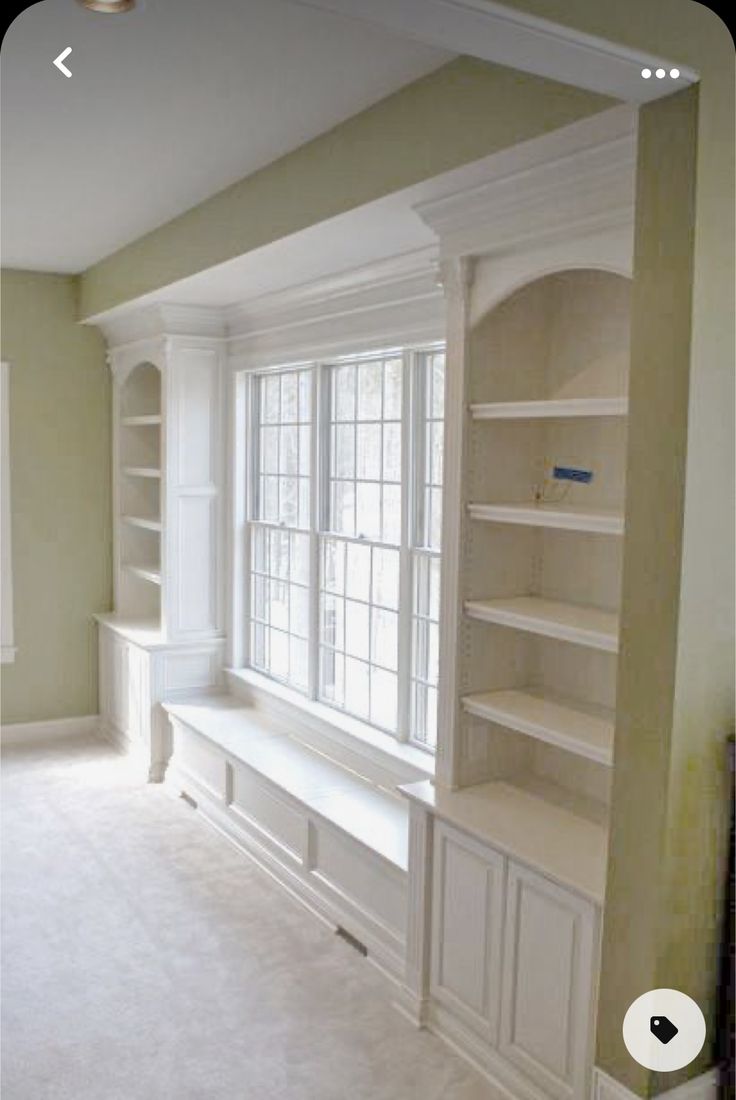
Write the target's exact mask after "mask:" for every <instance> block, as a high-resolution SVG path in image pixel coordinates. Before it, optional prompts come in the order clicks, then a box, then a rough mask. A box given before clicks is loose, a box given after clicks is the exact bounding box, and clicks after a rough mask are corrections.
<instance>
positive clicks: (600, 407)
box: [470, 397, 629, 420]
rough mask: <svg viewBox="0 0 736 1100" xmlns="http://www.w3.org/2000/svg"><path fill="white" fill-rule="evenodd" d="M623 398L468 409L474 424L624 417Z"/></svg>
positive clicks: (480, 405) (486, 404)
mask: <svg viewBox="0 0 736 1100" xmlns="http://www.w3.org/2000/svg"><path fill="white" fill-rule="evenodd" d="M628 411H629V402H628V399H627V398H626V397H570V398H567V399H564V398H557V399H553V400H549V401H495V402H494V401H486V402H477V403H476V404H474V405H471V406H470V414H471V416H472V417H473V419H474V420H557V419H565V420H567V419H573V418H577V417H580V416H586V417H589V416H596V417H600V416H626V415H627V414H628Z"/></svg>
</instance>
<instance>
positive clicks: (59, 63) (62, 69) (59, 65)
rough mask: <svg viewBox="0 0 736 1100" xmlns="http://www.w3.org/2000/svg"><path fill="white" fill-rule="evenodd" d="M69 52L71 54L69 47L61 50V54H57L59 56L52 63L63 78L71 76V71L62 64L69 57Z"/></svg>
mask: <svg viewBox="0 0 736 1100" xmlns="http://www.w3.org/2000/svg"><path fill="white" fill-rule="evenodd" d="M71 52H72V48H71V46H67V48H66V49H65V50H62V51H61V53H60V54H59V56H58V57H57V58H56V59H55V61H54V65H56V68H57V69H58V70H59V72H60V73H63V74H64V76H71V75H72V74H71V70H70V69H67V67H66V65H65V64H64V62H65V61H66V59H67V57H68V56H69V54H70V53H71Z"/></svg>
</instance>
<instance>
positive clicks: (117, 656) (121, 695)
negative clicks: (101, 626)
mask: <svg viewBox="0 0 736 1100" xmlns="http://www.w3.org/2000/svg"><path fill="white" fill-rule="evenodd" d="M109 656H110V666H109V667H110V672H111V675H110V678H109V687H110V698H109V714H110V718H111V720H112V723H113V725H114V726H115V728H116V729H117V730H119V731H120V732H121V733H127V730H128V643H127V642H126V641H124V639H122V638H119V637H118V636H117V634H111V635H110V652H109Z"/></svg>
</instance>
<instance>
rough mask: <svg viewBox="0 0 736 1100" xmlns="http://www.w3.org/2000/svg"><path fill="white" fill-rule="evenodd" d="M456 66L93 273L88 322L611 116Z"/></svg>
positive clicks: (547, 87)
mask: <svg viewBox="0 0 736 1100" xmlns="http://www.w3.org/2000/svg"><path fill="white" fill-rule="evenodd" d="M611 103H612V101H611V100H609V99H606V98H604V97H603V96H599V95H594V94H592V93H590V92H584V91H581V90H580V89H577V88H572V87H568V86H565V85H562V84H557V83H555V82H554V81H549V80H543V79H541V78H538V77H532V76H527V75H525V74H523V73H519V72H516V71H515V70H513V69H506V68H501V67H499V66H497V65H488V64H486V63H485V62H482V61H476V60H473V59H472V58H458V59H456V60H455V61H451V62H450V63H449V64H448V65H444V66H443V67H442V68H440V69H437V70H436V71H435V72H433V73H430V74H429V75H428V76H426V77H422V78H421V79H420V80H417V81H414V82H413V83H412V84H408V85H406V87H404V88H401V89H400V90H399V91H398V92H396V93H394V94H393V95H390V96H388V97H387V98H386V99H383V100H381V101H380V102H379V103H376V104H374V105H373V106H372V107H369V108H368V109H367V110H365V111H362V112H361V113H360V114H358V115H355V116H354V117H353V118H350V119H348V120H347V121H346V122H343V123H341V124H340V125H339V126H336V127H335V128H334V129H333V130H330V131H328V132H327V133H325V134H321V135H320V136H319V137H317V138H315V139H314V140H313V141H310V142H308V143H307V144H306V145H302V146H301V147H300V148H298V149H296V150H294V151H293V152H291V153H289V154H287V155H286V156H284V157H282V158H281V159H279V160H277V161H274V162H273V163H272V164H269V165H268V166H267V167H265V168H263V169H262V170H261V171H259V172H255V173H254V174H253V175H251V176H248V177H246V178H245V179H243V180H241V181H240V182H238V183H236V184H234V185H233V186H232V187H229V188H227V189H226V190H225V191H221V192H220V193H219V194H217V195H215V196H213V197H212V198H211V199H208V200H207V201H206V202H203V203H201V204H200V205H199V206H196V207H195V208H194V209H192V210H189V211H188V212H187V213H185V214H182V215H181V217H178V218H176V219H174V220H173V221H171V222H168V223H167V224H166V225H164V226H161V227H160V228H159V229H155V230H154V231H153V232H151V233H149V234H147V235H146V236H145V237H141V238H140V240H137V241H135V242H133V243H132V244H130V245H127V246H126V247H125V248H122V249H120V250H119V251H118V252H115V253H113V255H112V256H109V257H107V258H106V259H104V260H102V261H101V262H100V263H98V264H95V265H94V266H93V267H91V268H89V270H88V271H86V272H85V273H84V275H83V276H82V280H81V284H82V287H81V289H82V293H81V316H82V317H90V316H93V315H95V314H97V313H100V312H102V311H103V310H106V309H109V308H111V307H112V306H115V305H119V304H120V303H121V302H124V301H127V300H128V299H131V298H136V297H138V296H139V295H140V294H144V293H146V292H148V291H152V290H155V289H157V288H158V287H162V286H166V285H167V284H168V283H171V282H173V281H175V280H177V279H182V278H184V277H186V276H187V275H192V274H194V273H195V272H197V271H203V270H205V269H206V268H208V267H212V266H213V265H215V264H219V263H223V262H224V261H226V260H230V259H232V258H233V257H235V256H240V255H242V254H243V253H246V252H250V251H252V250H253V249H254V248H258V247H260V246H262V245H266V244H269V243H270V242H271V241H274V240H277V239H279V238H281V237H285V236H287V235H288V234H290V233H295V232H297V231H298V230H300V229H304V228H306V227H307V226H309V225H314V224H316V223H317V222H320V221H323V220H324V219H326V218H331V217H333V216H335V215H337V214H341V213H344V212H345V211H346V210H351V209H353V208H354V207H356V206H360V205H361V204H363V203H366V202H370V201H372V200H373V199H378V198H381V197H382V196H383V195H388V194H390V193H391V192H392V191H397V190H399V189H401V188H403V187H408V186H410V185H411V184H414V183H417V182H419V181H420V180H424V179H429V178H430V177H431V176H435V175H437V174H439V173H440V172H445V171H448V170H449V169H451V168H456V167H458V166H459V165H461V164H466V163H468V162H470V161H473V160H478V159H479V158H480V157H484V156H487V155H489V154H490V153H494V152H496V151H497V150H499V149H504V148H507V147H508V146H511V145H515V144H517V143H518V142H520V141H524V140H526V139H528V138H532V137H535V136H537V135H538V134H542V133H545V132H547V131H549V130H554V129H556V128H557V127H559V126H564V125H566V124H567V123H570V122H574V121H575V120H576V119H578V118H583V117H585V116H586V115H590V114H594V113H595V112H597V111H601V110H603V109H604V108H606V107H608V106H611Z"/></svg>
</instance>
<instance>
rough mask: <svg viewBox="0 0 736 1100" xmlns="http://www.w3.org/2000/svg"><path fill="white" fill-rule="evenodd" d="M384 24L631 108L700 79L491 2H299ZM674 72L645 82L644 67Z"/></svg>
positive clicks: (669, 63) (669, 62) (672, 61)
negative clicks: (592, 93)
mask: <svg viewBox="0 0 736 1100" xmlns="http://www.w3.org/2000/svg"><path fill="white" fill-rule="evenodd" d="M297 2H299V3H304V4H307V5H308V6H309V7H317V8H324V9H327V10H328V11H332V12H338V13H339V14H340V15H344V16H348V17H352V18H354V19H360V20H363V21H364V22H367V23H372V24H373V25H374V26H380V27H382V28H384V29H385V30H389V31H391V32H393V33H394V34H400V35H404V36H405V37H408V38H413V39H415V40H418V41H420V42H426V43H429V44H431V45H434V46H440V47H442V48H443V49H446V50H450V51H451V52H452V53H456V54H468V55H469V56H471V57H478V58H482V59H483V60H484V61H491V62H493V63H495V64H497V65H504V66H506V67H507V68H512V69H518V70H520V71H521V72H527V73H532V74H534V75H535V76H543V77H547V78H548V79H551V80H557V81H559V82H560V83H561V84H572V85H575V86H576V87H578V88H586V89H588V91H591V92H598V93H600V94H602V95H607V96H612V97H613V98H614V99H620V100H623V101H624V102H627V103H647V102H649V101H650V100H653V99H660V98H661V97H662V96H665V95H669V94H670V93H671V92H674V91H677V90H678V89H680V88H684V87H685V86H686V85H688V84H693V83H695V82H696V81H697V80H698V79H699V75H698V73H697V72H696V71H695V70H694V69H692V68H690V67H688V66H687V65H684V64H682V63H681V62H679V61H677V59H676V58H665V57H662V56H660V55H654V54H648V53H645V52H644V51H642V50H634V49H630V48H629V47H627V46H622V45H620V44H619V43H616V42H611V41H609V40H608V39H605V38H599V37H598V36H596V35H591V34H584V33H583V32H582V31H579V30H576V29H575V28H574V27H567V26H563V25H562V24H561V23H553V22H552V21H551V20H549V19H541V18H539V17H538V16H535V15H530V14H529V13H527V12H523V11H519V10H518V9H516V8H509V7H506V6H505V5H504V4H499V3H495V2H493V0H297ZM645 66H646V67H648V68H651V69H653V70H656V69H657V68H659V67H661V68H663V69H664V70H665V71H666V73H667V74H669V72H670V69H671V68H673V67H676V68H677V69H679V71H680V75H679V77H678V78H677V79H672V78H671V77H670V76H669V75H667V76H666V77H665V78H664V79H662V80H658V79H657V78H656V77H651V78H650V79H649V80H644V79H643V78H642V75H641V71H642V68H644V67H645Z"/></svg>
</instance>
